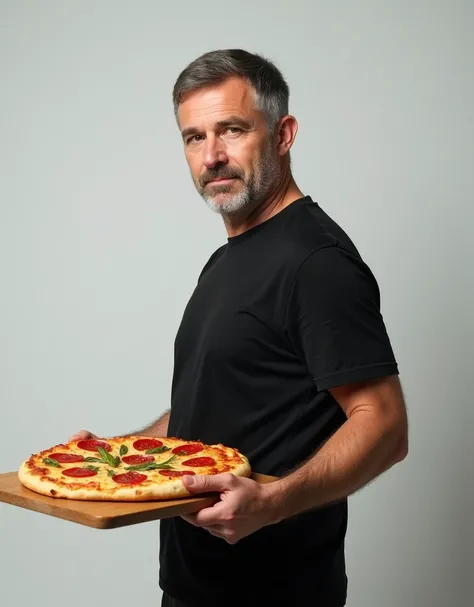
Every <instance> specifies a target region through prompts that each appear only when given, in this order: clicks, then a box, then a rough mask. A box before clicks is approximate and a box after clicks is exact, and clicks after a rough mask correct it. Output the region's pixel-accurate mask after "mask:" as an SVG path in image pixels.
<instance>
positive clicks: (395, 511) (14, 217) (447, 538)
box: [0, 0, 474, 607]
mask: <svg viewBox="0 0 474 607" xmlns="http://www.w3.org/2000/svg"><path fill="white" fill-rule="evenodd" d="M161 5H162V6H161ZM0 9H1V13H0V22H1V23H0V44H1V56H0V60H1V95H0V111H1V113H0V116H1V118H0V120H1V143H0V154H1V156H0V167H1V168H0V170H1V175H0V177H1V180H0V203H1V218H0V264H1V266H0V270H1V274H0V276H1V283H0V284H1V299H0V332H1V333H0V365H1V374H0V399H1V400H0V403H1V418H0V422H1V424H0V428H1V443H0V444H1V447H0V452H1V465H0V471H1V472H8V471H12V470H15V469H17V467H18V465H19V463H20V462H21V461H22V460H23V459H24V458H25V457H27V456H28V455H29V454H30V453H31V452H33V451H36V450H41V449H43V448H46V447H48V446H50V445H51V444H56V443H57V442H60V441H62V440H65V439H66V438H67V437H68V436H69V435H70V434H71V433H72V432H74V431H76V430H79V429H80V428H82V427H85V428H88V429H90V430H92V431H93V432H95V433H99V434H103V435H111V434H114V433H123V432H128V431H132V430H135V429H137V428H139V427H141V426H143V425H145V424H147V423H148V422H151V421H152V420H153V419H155V418H156V417H158V416H159V415H160V414H161V413H162V412H163V411H164V410H165V409H166V408H167V406H168V404H169V393H170V381H171V374H172V346H173V340H174V335H175V331H176V329H177V326H178V323H179V321H180V318H181V314H182V311H183V308H184V306H185V304H186V301H187V298H188V297H189V295H190V293H191V291H192V289H193V287H194V285H195V281H196V278H197V275H198V273H199V271H200V269H201V267H202V265H203V264H204V262H205V261H206V260H207V258H208V256H209V255H210V254H211V252H212V251H213V250H214V249H215V248H216V247H217V246H219V245H220V244H221V243H222V242H223V241H224V239H225V233H224V229H223V226H222V224H221V221H220V219H219V218H218V217H217V216H216V215H213V214H212V213H211V212H210V211H208V210H207V208H206V206H205V204H204V203H203V202H202V201H201V199H200V198H199V197H198V195H197V193H196V192H195V190H194V189H193V186H192V183H191V180H190V177H189V172H188V168H187V165H186V164H185V160H184V155H183V152H182V147H181V142H180V138H179V135H178V131H177V128H176V126H175V123H174V120H173V114H172V107H171V89H172V86H173V83H174V80H175V78H176V77H177V75H178V73H179V71H180V70H181V69H182V68H183V67H184V66H185V65H186V64H187V63H188V62H189V61H191V60H192V59H194V58H195V57H196V56H197V55H198V54H200V53H202V52H204V51H207V50H210V49H212V48H218V47H244V48H247V49H249V50H252V51H257V52H262V53H264V54H265V55H266V56H268V57H269V58H271V59H273V60H275V61H276V62H277V64H278V65H279V67H280V68H281V69H282V70H283V72H284V74H285V76H286V78H287V80H288V82H289V84H290V87H291V91H292V96H291V112H292V113H293V114H295V115H296V117H297V118H298V120H299V124H300V130H299V133H298V136H297V140H296V143H295V146H294V148H293V161H294V171H295V175H296V179H297V181H298V183H299V185H300V186H301V187H302V189H303V190H304V191H305V192H306V193H308V194H311V195H312V196H313V197H314V199H315V200H317V201H319V202H320V203H321V204H322V205H323V206H324V207H325V209H326V210H328V211H329V212H330V213H331V214H332V215H333V216H334V217H335V218H336V219H337V220H338V221H340V222H341V223H342V225H343V226H344V227H345V228H346V229H347V230H348V231H349V233H350V234H351V236H352V237H353V238H354V240H355V241H356V243H357V244H358V246H359V248H360V250H361V252H362V253H363V255H364V256H365V258H366V260H367V261H368V263H369V264H370V266H371V267H372V269H373V271H374V272H375V274H376V276H377V278H378V280H379V283H380V287H381V291H382V304H383V313H384V316H385V319H386V322H387V326H388V330H389V332H390V335H391V338H392V342H393V346H394V348H395V351H396V354H397V357H398V360H399V363H400V371H401V378H402V381H403V385H404V388H405V392H406V397H407V402H408V408H409V416H410V441H411V451H410V454H409V457H408V459H407V460H406V461H405V462H404V463H403V465H401V466H399V467H398V468H397V469H395V470H394V471H393V472H391V473H389V474H388V475H386V476H385V477H384V478H382V479H380V480H379V481H378V482H376V483H374V484H372V485H370V486H369V487H368V488H366V489H365V490H364V491H362V492H360V493H359V494H357V495H356V496H355V497H354V498H353V499H352V500H351V502H350V521H349V533H348V543H347V556H348V574H349V578H350V586H349V601H348V606H349V607H368V606H369V607H372V606H373V607H425V606H426V607H461V606H462V607H467V606H468V605H472V600H473V599H472V592H471V579H472V572H473V567H474V558H473V557H474V555H473V548H472V544H473V539H474V537H473V535H474V534H473V529H472V523H471V515H472V510H473V508H472V504H473V472H472V470H473V468H472V466H473V455H474V452H473V446H472V445H473V442H472V429H473V414H472V411H473V402H472V389H471V384H472V382H471V375H472V360H473V356H472V355H473V347H472V342H473V320H472V309H473V272H472V262H471V261H470V259H469V256H468V255H469V253H470V248H471V247H468V243H469V241H470V239H471V237H472V235H473V211H472V204H473V186H474V179H473V160H474V158H473V138H474V128H473V123H474V116H473V108H474V95H473V92H474V90H473V80H472V58H473V56H474V45H473V41H472V31H473V24H474V19H473V16H474V13H473V9H472V3H471V2H468V1H466V2H453V1H450V2H449V1H445V2H436V1H425V2H422V1H413V0H410V1H409V0H406V1H402V2H380V1H379V2H376V1H367V2H323V1H313V2H311V1H309V0H307V1H306V2H303V1H299V0H291V2H289V1H285V2H283V1H278V2H277V1H275V0H274V1H258V0H253V1H252V2H240V3H232V4H226V3H222V2H217V1H215V2H214V1H210V0H201V1H200V2H194V1H192V2H183V1H182V2H179V3H178V2H175V3H169V2H166V3H165V2H163V3H160V2H158V1H155V2H152V1H147V2H145V1H138V2H117V1H104V0H101V1H87V0H84V1H83V2H71V1H57V2H52V1H42V2H39V1H38V2H35V1H30V2H24V1H18V0H12V1H10V2H8V1H5V0H4V1H2V2H0ZM0 534H1V535H0V538H1V539H0V542H1V544H0V545H1V548H0V592H1V603H2V604H3V605H6V606H8V607H16V606H23V605H27V604H34V605H37V606H38V607H44V606H46V605H48V606H49V607H59V606H61V605H63V604H64V603H63V601H64V600H67V603H68V606H69V607H82V606H83V605H84V599H86V602H87V604H88V605H92V607H96V606H99V605H104V604H108V605H116V606H117V607H125V606H126V605H129V604H135V603H137V604H138V603H139V604H141V605H143V604H148V605H158V604H159V598H160V596H161V592H160V590H159V589H158V587H157V575H158V561H157V555H158V541H157V535H158V527H157V524H155V523H149V524H144V525H139V526H136V527H132V528H126V529H121V530H115V531H97V530H93V529H89V528H87V527H82V526H79V525H75V524H72V523H68V522H65V521H61V520H57V519H54V518H51V517H47V516H43V515H40V514H36V513H33V512H28V511H25V510H20V509H17V508H15V507H13V506H7V505H4V504H2V505H0ZM250 573H251V574H252V575H256V577H257V578H258V572H250ZM262 582H263V583H264V582H265V580H262ZM295 607H297V606H295Z"/></svg>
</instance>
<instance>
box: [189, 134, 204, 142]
mask: <svg viewBox="0 0 474 607" xmlns="http://www.w3.org/2000/svg"><path fill="white" fill-rule="evenodd" d="M202 139H203V137H202V136H201V135H191V137H188V138H187V139H186V143H197V142H199V141H201V140H202Z"/></svg>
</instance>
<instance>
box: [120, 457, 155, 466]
mask: <svg viewBox="0 0 474 607" xmlns="http://www.w3.org/2000/svg"><path fill="white" fill-rule="evenodd" d="M122 460H123V461H124V462H125V463H126V464H131V465H132V466H135V465H136V464H146V463H147V462H154V461H155V458H154V457H153V455H124V456H123V457H122Z"/></svg>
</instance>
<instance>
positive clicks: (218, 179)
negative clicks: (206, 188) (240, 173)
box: [206, 177, 236, 185]
mask: <svg viewBox="0 0 474 607" xmlns="http://www.w3.org/2000/svg"><path fill="white" fill-rule="evenodd" d="M234 179H236V178H235V177H216V178H215V179H211V180H209V181H208V182H207V183H206V185H209V184H216V183H218V184H221V185H223V184H225V183H228V182H230V181H233V180H234Z"/></svg>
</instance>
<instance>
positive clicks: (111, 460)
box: [97, 447, 120, 468]
mask: <svg viewBox="0 0 474 607" xmlns="http://www.w3.org/2000/svg"><path fill="white" fill-rule="evenodd" d="M97 451H98V452H99V455H100V457H101V458H102V460H103V461H104V462H105V463H106V464H109V466H113V467H114V468H116V467H117V466H118V465H119V464H120V457H119V456H118V455H117V456H115V457H114V456H113V455H111V454H110V453H108V452H107V451H106V450H105V449H103V448H102V447H97Z"/></svg>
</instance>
